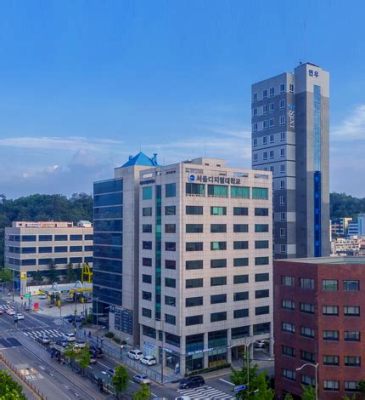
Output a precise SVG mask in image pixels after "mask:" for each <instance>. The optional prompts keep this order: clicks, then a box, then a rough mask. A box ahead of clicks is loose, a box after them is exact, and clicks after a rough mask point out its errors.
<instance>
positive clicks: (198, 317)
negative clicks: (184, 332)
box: [185, 315, 203, 326]
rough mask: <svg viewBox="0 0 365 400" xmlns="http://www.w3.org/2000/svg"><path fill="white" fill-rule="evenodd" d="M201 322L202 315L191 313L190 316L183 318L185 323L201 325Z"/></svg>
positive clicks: (187, 324)
mask: <svg viewBox="0 0 365 400" xmlns="http://www.w3.org/2000/svg"><path fill="white" fill-rule="evenodd" d="M202 323H203V316H202V315H193V316H191V317H186V318H185V325H186V326H190V325H201V324H202Z"/></svg>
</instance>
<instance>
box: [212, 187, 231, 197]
mask: <svg viewBox="0 0 365 400" xmlns="http://www.w3.org/2000/svg"><path fill="white" fill-rule="evenodd" d="M208 196H209V197H228V186H226V185H208Z"/></svg>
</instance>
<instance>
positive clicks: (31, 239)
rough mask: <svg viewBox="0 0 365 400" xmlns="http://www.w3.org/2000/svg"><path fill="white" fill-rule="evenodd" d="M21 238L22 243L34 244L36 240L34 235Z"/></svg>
mask: <svg viewBox="0 0 365 400" xmlns="http://www.w3.org/2000/svg"><path fill="white" fill-rule="evenodd" d="M21 238H22V242H35V241H36V240H37V236H36V235H22V236H21ZM56 240H57V239H56Z"/></svg>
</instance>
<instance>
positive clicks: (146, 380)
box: [132, 374, 151, 385]
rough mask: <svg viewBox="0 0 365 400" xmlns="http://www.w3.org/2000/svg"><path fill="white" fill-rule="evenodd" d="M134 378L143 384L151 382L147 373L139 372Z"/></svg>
mask: <svg viewBox="0 0 365 400" xmlns="http://www.w3.org/2000/svg"><path fill="white" fill-rule="evenodd" d="M132 379H133V381H134V382H136V383H140V384H141V385H142V384H144V385H149V384H150V383H151V380H150V378H149V377H148V376H147V375H140V374H137V375H134V376H133V378H132Z"/></svg>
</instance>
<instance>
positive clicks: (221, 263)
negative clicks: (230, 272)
mask: <svg viewBox="0 0 365 400" xmlns="http://www.w3.org/2000/svg"><path fill="white" fill-rule="evenodd" d="M226 267H227V260H226V259H225V258H220V259H216V260H210V268H226Z"/></svg>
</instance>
